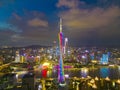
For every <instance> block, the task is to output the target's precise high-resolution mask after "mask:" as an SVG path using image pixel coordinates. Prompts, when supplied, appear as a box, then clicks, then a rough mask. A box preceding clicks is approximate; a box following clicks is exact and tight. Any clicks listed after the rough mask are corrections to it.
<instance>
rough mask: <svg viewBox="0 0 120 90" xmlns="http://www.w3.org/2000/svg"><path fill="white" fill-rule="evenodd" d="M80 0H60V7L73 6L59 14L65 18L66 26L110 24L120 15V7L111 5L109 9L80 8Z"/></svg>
mask: <svg viewBox="0 0 120 90" xmlns="http://www.w3.org/2000/svg"><path fill="white" fill-rule="evenodd" d="M76 2H78V0H70V2H69V0H59V2H58V4H57V6H58V7H63V6H66V7H71V8H69V9H67V10H64V11H61V12H60V13H59V16H60V17H62V18H63V20H64V24H65V25H64V26H66V27H67V28H69V29H70V28H71V29H93V28H100V27H104V26H109V25H110V24H111V23H113V22H115V20H116V19H117V18H118V17H120V12H119V11H120V8H119V7H117V6H111V7H109V8H107V9H104V8H100V7H94V8H92V9H89V8H87V9H80V8H79V7H78V6H79V4H80V3H76Z"/></svg>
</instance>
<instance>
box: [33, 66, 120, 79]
mask: <svg viewBox="0 0 120 90" xmlns="http://www.w3.org/2000/svg"><path fill="white" fill-rule="evenodd" d="M35 74H36V77H37V78H47V77H49V78H57V77H58V71H57V70H47V69H43V70H40V71H38V72H35ZM65 74H68V75H69V77H85V78H86V77H87V76H91V77H96V76H97V77H101V78H106V77H110V78H111V79H118V78H119V77H120V70H119V68H111V67H107V66H106V67H99V68H95V69H90V68H81V69H78V70H73V69H72V70H70V69H67V70H65Z"/></svg>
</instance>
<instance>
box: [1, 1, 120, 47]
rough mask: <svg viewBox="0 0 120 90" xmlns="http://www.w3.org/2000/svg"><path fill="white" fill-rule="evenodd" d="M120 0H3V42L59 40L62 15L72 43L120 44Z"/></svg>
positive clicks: (49, 41)
mask: <svg viewBox="0 0 120 90" xmlns="http://www.w3.org/2000/svg"><path fill="white" fill-rule="evenodd" d="M119 11H120V0H35V1H33V0H24V1H21V0H8V1H6V0H1V1H0V16H1V17H0V46H2V45H10V46H27V45H49V46H50V45H53V42H54V41H57V43H58V38H57V37H58V32H59V19H60V17H61V18H62V20H63V32H64V36H65V37H68V39H69V45H70V46H119V45H120V40H119V38H120V35H119V34H120V30H119V29H120V12H119Z"/></svg>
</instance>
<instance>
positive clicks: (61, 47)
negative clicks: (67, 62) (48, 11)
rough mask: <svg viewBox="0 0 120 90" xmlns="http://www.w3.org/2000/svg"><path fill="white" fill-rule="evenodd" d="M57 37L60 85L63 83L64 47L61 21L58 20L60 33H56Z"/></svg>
mask: <svg viewBox="0 0 120 90" xmlns="http://www.w3.org/2000/svg"><path fill="white" fill-rule="evenodd" d="M58 37H59V50H60V58H59V70H58V81H59V83H60V84H61V83H64V82H65V77H64V68H63V45H64V38H63V33H62V19H60V32H59V33H58Z"/></svg>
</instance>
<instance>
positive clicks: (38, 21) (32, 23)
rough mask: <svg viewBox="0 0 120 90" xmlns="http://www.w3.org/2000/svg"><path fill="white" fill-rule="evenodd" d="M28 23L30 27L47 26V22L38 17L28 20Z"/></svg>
mask: <svg viewBox="0 0 120 90" xmlns="http://www.w3.org/2000/svg"><path fill="white" fill-rule="evenodd" d="M28 25H29V26H32V27H47V26H48V22H47V21H45V20H41V19H39V18H34V19H32V20H29V21H28Z"/></svg>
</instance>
